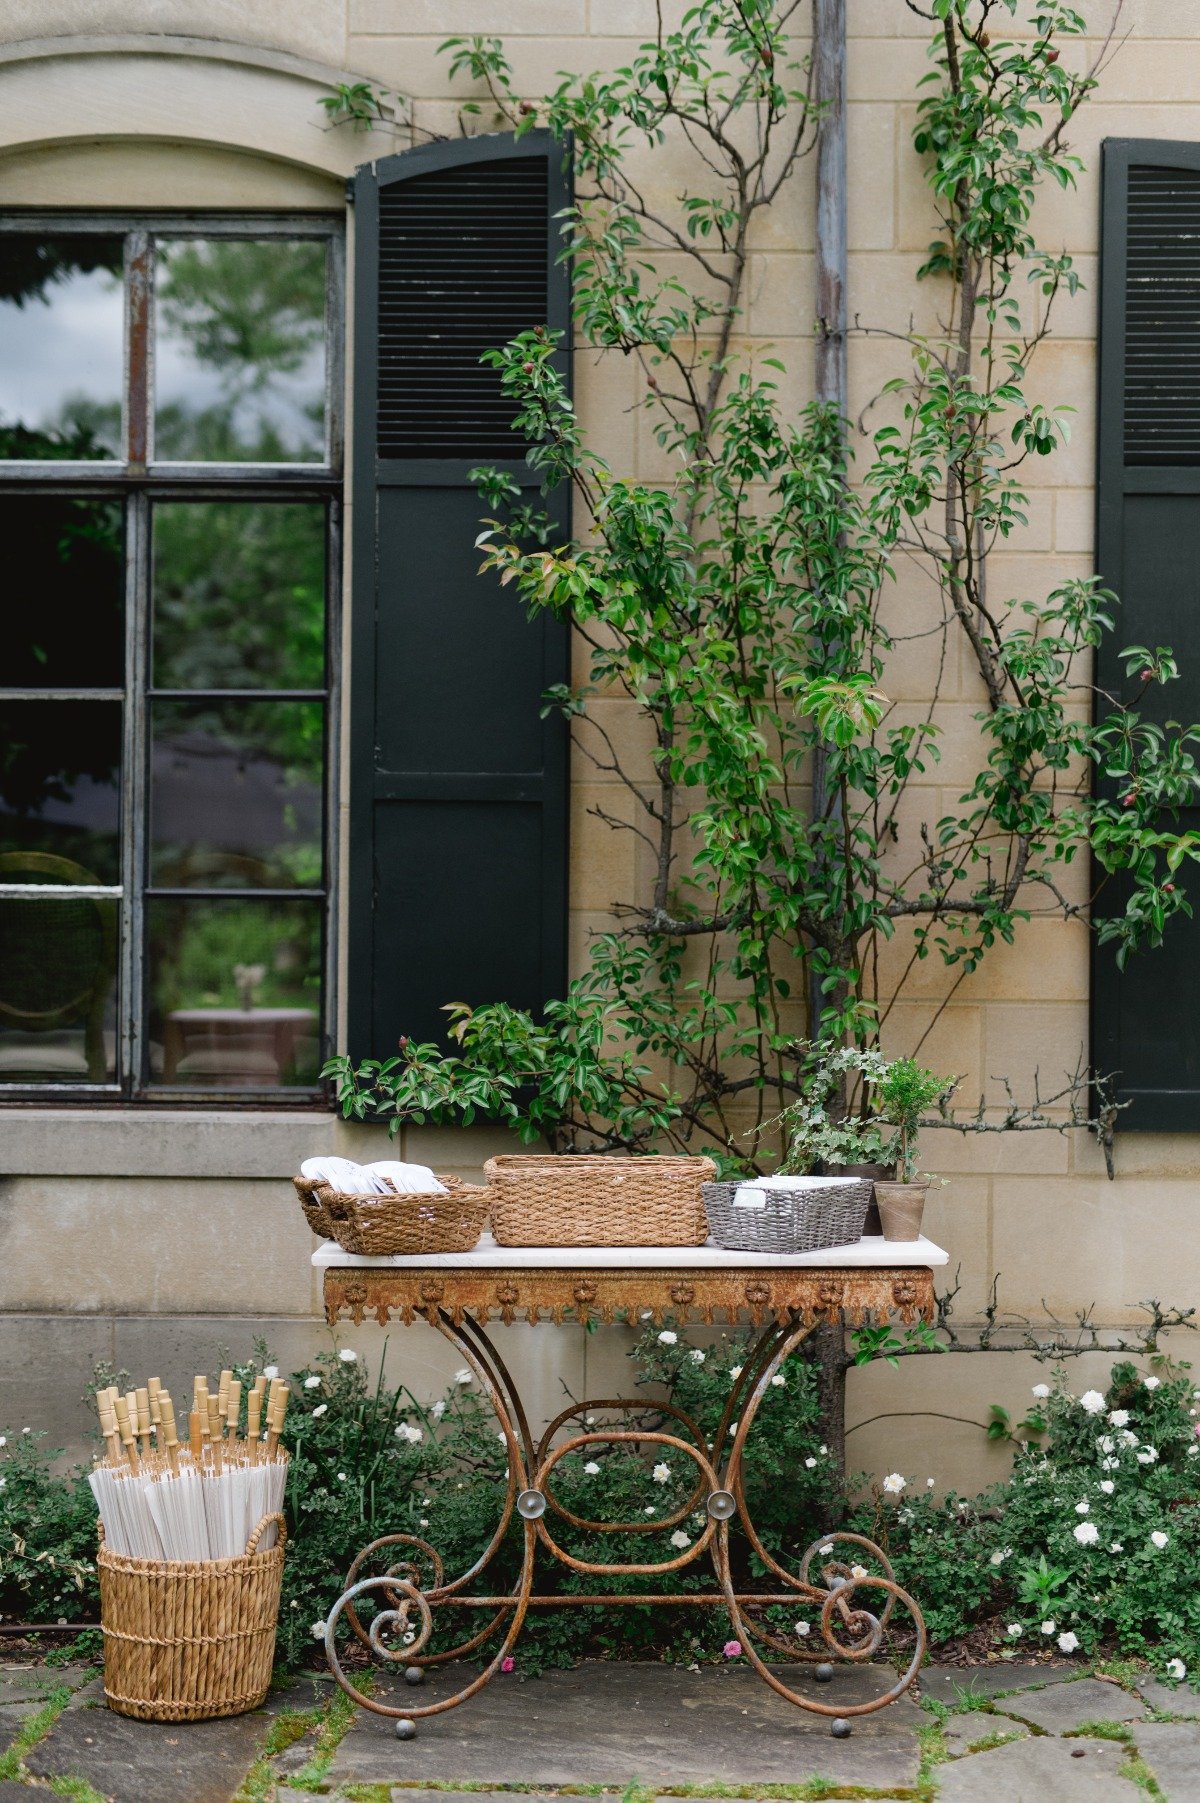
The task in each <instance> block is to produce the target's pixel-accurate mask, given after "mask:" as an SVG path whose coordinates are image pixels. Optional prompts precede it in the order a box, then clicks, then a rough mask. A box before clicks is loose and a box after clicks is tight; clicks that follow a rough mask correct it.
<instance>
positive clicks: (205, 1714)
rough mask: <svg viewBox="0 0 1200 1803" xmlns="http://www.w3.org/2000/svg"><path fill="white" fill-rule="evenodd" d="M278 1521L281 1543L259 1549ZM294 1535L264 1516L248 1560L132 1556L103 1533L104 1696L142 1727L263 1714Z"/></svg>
mask: <svg viewBox="0 0 1200 1803" xmlns="http://www.w3.org/2000/svg"><path fill="white" fill-rule="evenodd" d="M272 1523H274V1524H275V1525H276V1526H277V1527H278V1529H279V1538H278V1540H277V1542H276V1544H275V1545H274V1546H271V1547H268V1548H267V1549H266V1550H265V1551H263V1552H260V1551H259V1550H258V1543H259V1540H260V1539H261V1538H262V1535H263V1533H264V1532H265V1530H266V1529H267V1528H268V1527H269V1526H270V1525H271V1524H272ZM286 1538H287V1532H286V1529H285V1527H284V1521H283V1516H282V1515H264V1517H263V1519H262V1520H261V1521H260V1522H259V1524H258V1526H257V1527H256V1528H255V1530H254V1532H253V1533H252V1534H251V1536H250V1539H249V1541H248V1542H247V1545H246V1551H245V1553H244V1554H243V1555H242V1557H241V1558H240V1559H210V1560H206V1561H205V1562H204V1563H196V1564H191V1563H187V1564H184V1563H181V1562H176V1561H173V1560H166V1561H162V1562H159V1561H154V1560H149V1559H127V1558H124V1557H123V1556H122V1555H120V1554H118V1553H110V1552H109V1551H108V1549H107V1548H106V1547H105V1545H104V1532H103V1529H101V1533H100V1551H99V1554H98V1556H97V1560H96V1563H97V1566H98V1567H99V1571H100V1631H101V1633H102V1634H103V1636H104V1698H105V1701H106V1702H107V1704H108V1706H109V1708H110V1709H115V1710H116V1712H117V1714H118V1715H133V1716H136V1717H137V1718H138V1719H139V1721H143V1722H204V1721H209V1720H210V1719H211V1718H213V1717H215V1716H219V1715H244V1714H245V1712H246V1711H247V1710H248V1709H257V1708H258V1705H259V1704H260V1703H261V1702H262V1701H263V1700H264V1698H265V1697H266V1694H267V1691H268V1689H269V1688H270V1684H271V1667H272V1665H273V1663H274V1660H275V1626H276V1623H277V1621H278V1619H279V1591H280V1586H281V1584H282V1583H283V1549H284V1543H285V1540H286Z"/></svg>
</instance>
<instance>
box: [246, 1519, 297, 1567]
mask: <svg viewBox="0 0 1200 1803" xmlns="http://www.w3.org/2000/svg"><path fill="white" fill-rule="evenodd" d="M272 1522H274V1523H275V1525H276V1526H277V1527H278V1529H279V1547H280V1550H281V1551H282V1549H283V1548H284V1547H285V1546H286V1545H287V1523H286V1521H285V1520H284V1519H283V1516H282V1515H264V1516H263V1518H262V1520H261V1521H260V1522H259V1524H258V1526H257V1527H256V1528H255V1530H254V1532H253V1533H252V1534H251V1536H250V1538H249V1540H247V1542H246V1552H245V1557H246V1558H247V1559H248V1558H249V1557H250V1555H251V1554H252V1553H256V1552H257V1551H258V1543H259V1541H260V1540H261V1538H262V1536H263V1534H264V1533H265V1532H266V1530H267V1529H268V1528H269V1527H270V1525H271V1523H272Z"/></svg>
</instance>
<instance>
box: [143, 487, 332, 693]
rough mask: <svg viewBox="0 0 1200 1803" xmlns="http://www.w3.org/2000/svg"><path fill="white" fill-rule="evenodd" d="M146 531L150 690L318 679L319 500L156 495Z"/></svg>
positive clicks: (321, 622)
mask: <svg viewBox="0 0 1200 1803" xmlns="http://www.w3.org/2000/svg"><path fill="white" fill-rule="evenodd" d="M153 529H154V634H153V637H154V682H155V685H156V686H157V687H158V688H160V689H222V688H228V689H319V688H320V687H321V686H322V684H323V683H324V680H325V510H324V508H323V507H322V505H321V504H320V502H312V501H232V500H231V501H163V502H159V503H158V504H157V505H156V506H155V508H154V513H153Z"/></svg>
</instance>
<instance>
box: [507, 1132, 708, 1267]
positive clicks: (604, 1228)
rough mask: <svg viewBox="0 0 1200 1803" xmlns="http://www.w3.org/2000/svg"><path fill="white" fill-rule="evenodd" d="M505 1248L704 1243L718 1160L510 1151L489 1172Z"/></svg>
mask: <svg viewBox="0 0 1200 1803" xmlns="http://www.w3.org/2000/svg"><path fill="white" fill-rule="evenodd" d="M483 1172H484V1176H485V1177H486V1178H487V1180H488V1191H489V1195H490V1201H491V1215H492V1233H493V1234H494V1236H495V1239H496V1243H497V1245H500V1246H702V1245H703V1244H704V1242H705V1240H706V1239H707V1238H708V1222H707V1220H706V1219H705V1215H704V1204H703V1202H702V1201H701V1199H700V1187H701V1185H702V1184H703V1183H704V1182H705V1180H706V1179H707V1178H709V1177H715V1176H716V1174H717V1167H716V1165H715V1164H714V1163H713V1161H712V1159H711V1158H653V1157H647V1158H605V1157H601V1156H599V1155H593V1154H585V1155H582V1156H575V1155H571V1154H564V1155H563V1156H561V1157H554V1156H553V1155H549V1156H541V1157H539V1156H522V1155H519V1154H510V1155H506V1156H503V1157H500V1158H489V1159H488V1161H487V1163H486V1164H485V1165H484V1167H483Z"/></svg>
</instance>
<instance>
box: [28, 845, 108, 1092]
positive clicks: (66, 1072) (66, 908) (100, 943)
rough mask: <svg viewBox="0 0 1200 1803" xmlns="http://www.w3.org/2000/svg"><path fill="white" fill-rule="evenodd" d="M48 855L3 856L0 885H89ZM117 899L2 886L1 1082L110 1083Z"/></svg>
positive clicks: (84, 876) (85, 875) (73, 867)
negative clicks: (24, 892) (27, 891)
mask: <svg viewBox="0 0 1200 1803" xmlns="http://www.w3.org/2000/svg"><path fill="white" fill-rule="evenodd" d="M89 876H90V873H89V872H87V871H86V870H84V869H82V868H81V866H79V865H77V864H73V863H71V861H70V860H69V859H66V858H58V857H54V856H52V855H50V854H47V853H22V852H11V853H0V885H7V884H13V883H39V884H52V885H66V884H69V883H80V882H87V881H88V880H89ZM116 975H117V904H116V902H115V901H114V900H112V899H110V898H108V897H98V896H84V895H75V894H72V893H70V892H69V891H68V890H66V889H64V892H63V894H61V895H54V894H49V895H47V894H42V895H36V896H34V895H14V894H12V893H11V892H10V893H4V892H3V890H0V1080H2V1081H4V1082H8V1083H13V1082H17V1083H20V1082H26V1083H44V1082H58V1083H67V1082H90V1083H103V1082H104V1081H106V1079H109V1078H111V1077H113V1076H114V1075H115V1073H116V1020H115V1000H116Z"/></svg>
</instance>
